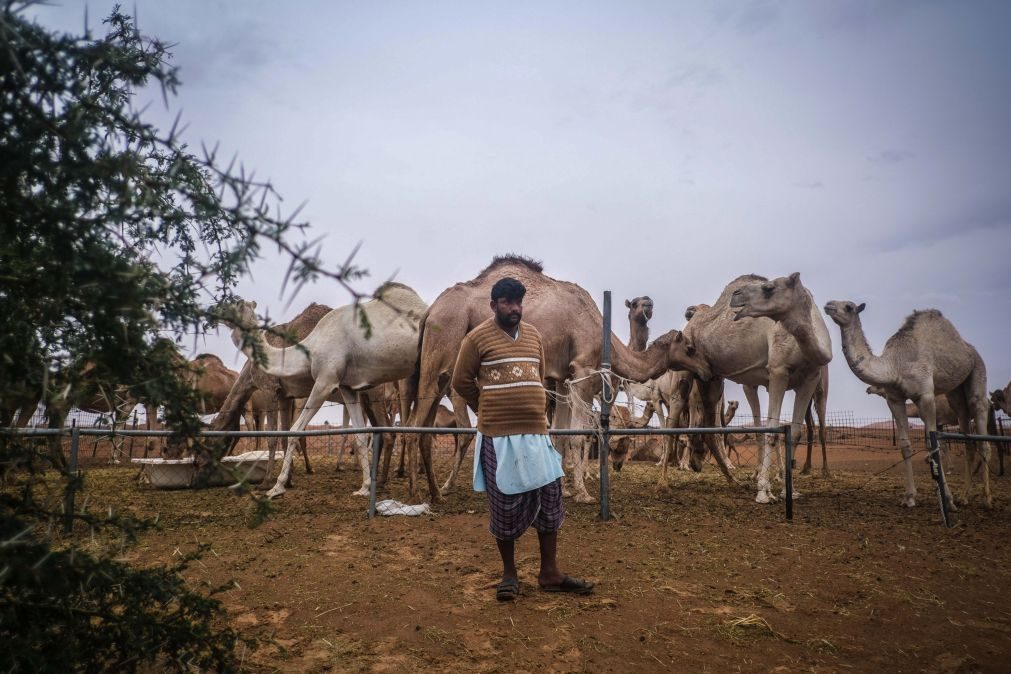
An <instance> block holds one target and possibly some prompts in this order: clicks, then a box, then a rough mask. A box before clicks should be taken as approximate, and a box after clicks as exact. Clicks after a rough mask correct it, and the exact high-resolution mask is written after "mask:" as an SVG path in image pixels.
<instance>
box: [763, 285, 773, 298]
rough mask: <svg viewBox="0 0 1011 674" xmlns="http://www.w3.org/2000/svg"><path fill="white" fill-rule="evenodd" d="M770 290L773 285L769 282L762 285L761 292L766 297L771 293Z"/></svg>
mask: <svg viewBox="0 0 1011 674" xmlns="http://www.w3.org/2000/svg"><path fill="white" fill-rule="evenodd" d="M772 290H773V286H772V285H771V284H769V283H767V284H765V285H763V286H762V292H763V293H764V294H765V296H766V297H768V296H769V295H771V294H772Z"/></svg>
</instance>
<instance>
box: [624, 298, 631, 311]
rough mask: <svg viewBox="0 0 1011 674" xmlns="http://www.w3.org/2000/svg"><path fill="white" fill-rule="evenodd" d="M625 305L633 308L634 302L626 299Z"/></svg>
mask: <svg viewBox="0 0 1011 674" xmlns="http://www.w3.org/2000/svg"><path fill="white" fill-rule="evenodd" d="M625 307H626V308H628V309H631V308H632V303H631V302H629V301H628V300H625Z"/></svg>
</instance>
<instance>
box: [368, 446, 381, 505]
mask: <svg viewBox="0 0 1011 674" xmlns="http://www.w3.org/2000/svg"><path fill="white" fill-rule="evenodd" d="M382 451H383V434H382V433H377V432H373V433H372V477H371V479H370V480H369V519H372V518H373V517H375V516H376V476H377V475H378V474H379V454H380V453H381V452H382Z"/></svg>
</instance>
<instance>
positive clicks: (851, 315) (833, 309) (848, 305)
mask: <svg viewBox="0 0 1011 674" xmlns="http://www.w3.org/2000/svg"><path fill="white" fill-rule="evenodd" d="M865 306H867V305H865V304H863V303H860V304H854V303H853V302H850V301H849V300H832V301H831V302H828V303H826V304H825V313H826V314H828V317H829V318H831V319H832V320H833V321H835V322H836V325H839V326H840V327H846V326H847V325H852V324H853V323H854V322H855V321H857V320H858V319H857V314H859V313H860V312H861V311H863V310H864V307H865Z"/></svg>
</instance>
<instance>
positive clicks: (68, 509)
mask: <svg viewBox="0 0 1011 674" xmlns="http://www.w3.org/2000/svg"><path fill="white" fill-rule="evenodd" d="M71 423H72V424H73V425H72V427H71V431H70V461H69V465H68V466H67V475H68V478H69V482H68V483H67V494H66V497H65V499H64V502H63V533H64V534H66V535H68V536H69V535H70V534H72V533H73V532H74V493H75V491H76V490H77V452H78V450H79V449H80V445H81V429H79V428H78V427H77V419H74V420H73V422H71ZM60 444H61V445H62V444H63V441H62V440H61V441H60ZM60 451H63V449H62V447H61V449H60Z"/></svg>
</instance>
